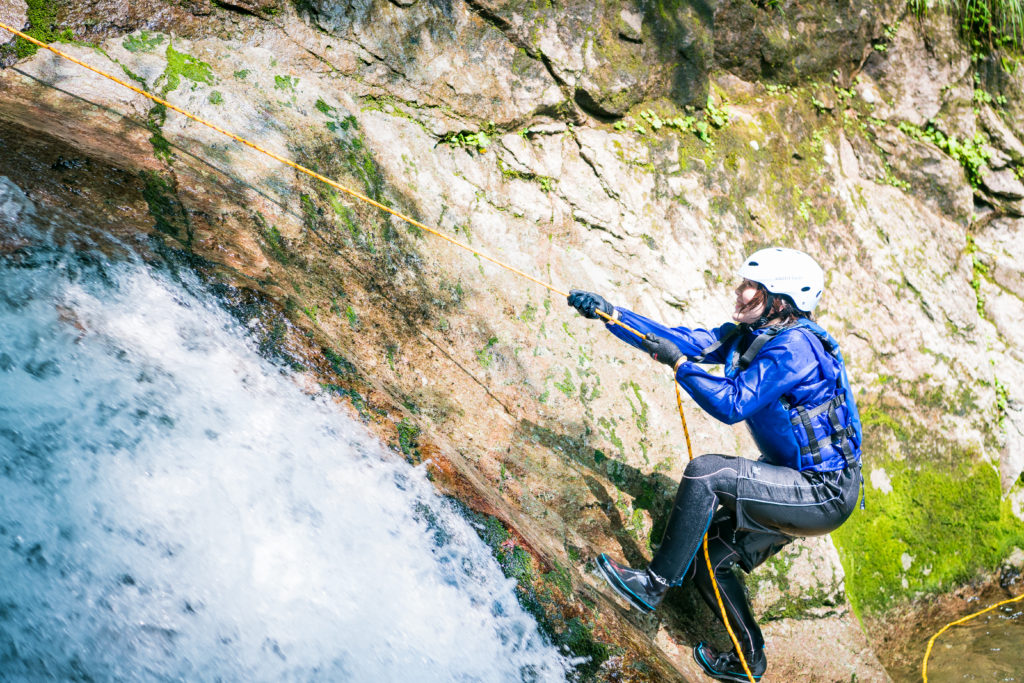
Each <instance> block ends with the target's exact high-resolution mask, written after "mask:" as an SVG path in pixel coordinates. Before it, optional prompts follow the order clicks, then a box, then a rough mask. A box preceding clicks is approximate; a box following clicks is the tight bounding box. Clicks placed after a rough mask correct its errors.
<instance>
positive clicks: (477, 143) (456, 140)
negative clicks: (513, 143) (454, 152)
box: [441, 130, 491, 154]
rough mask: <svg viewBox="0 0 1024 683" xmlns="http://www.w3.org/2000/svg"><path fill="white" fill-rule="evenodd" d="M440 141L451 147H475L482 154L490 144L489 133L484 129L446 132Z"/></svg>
mask: <svg viewBox="0 0 1024 683" xmlns="http://www.w3.org/2000/svg"><path fill="white" fill-rule="evenodd" d="M441 142H443V143H444V144H446V145H451V146H452V147H475V148H476V150H477V151H478V152H480V153H481V154H484V153H486V152H487V148H488V147H490V146H491V135H489V134H488V133H487V132H486V131H483V130H479V131H476V132H475V133H474V132H470V131H459V132H457V133H454V132H453V133H446V134H445V136H444V137H443V138H441Z"/></svg>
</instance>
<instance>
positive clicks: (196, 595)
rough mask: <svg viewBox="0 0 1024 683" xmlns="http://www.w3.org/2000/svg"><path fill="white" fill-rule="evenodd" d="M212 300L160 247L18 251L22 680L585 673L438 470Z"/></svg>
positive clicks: (11, 272) (12, 671)
mask: <svg viewBox="0 0 1024 683" xmlns="http://www.w3.org/2000/svg"><path fill="white" fill-rule="evenodd" d="M0 180H5V179H0ZM0 190H5V191H6V199H5V198H4V197H0V199H2V200H4V201H5V202H6V204H5V205H4V216H0V228H2V229H4V230H10V229H11V226H12V224H17V223H19V222H20V223H21V224H22V227H21V229H22V230H23V231H25V234H29V231H28V230H27V229H26V228H25V226H24V225H23V223H24V221H25V220H26V215H27V214H29V213H30V211H28V210H27V209H25V210H22V211H18V210H16V209H17V206H15V204H12V200H11V195H12V193H13V190H11V188H10V187H9V184H8V186H5V187H4V188H0ZM4 201H0V204H3V203H4ZM5 217H6V220H5ZM15 219H16V220H15ZM37 227H38V226H37ZM36 236H37V235H36ZM26 254H28V256H26ZM212 300H213V298H212V297H211V296H210V295H209V294H208V293H205V292H204V291H203V289H202V287H201V286H200V285H198V284H197V283H195V282H190V281H188V280H187V278H186V279H185V280H184V282H183V281H182V279H181V277H179V276H174V277H172V276H170V275H168V274H166V273H163V272H160V271H154V270H152V269H150V268H147V267H146V266H144V265H142V264H140V263H139V262H138V259H126V260H124V261H121V262H118V263H109V262H107V261H105V260H104V259H103V258H101V257H99V256H97V255H95V254H94V255H92V256H91V257H90V258H89V259H85V260H84V262H83V259H82V258H81V253H80V252H79V253H72V252H71V251H63V250H61V249H60V248H57V247H55V246H53V245H52V244H50V245H49V246H46V245H40V244H37V245H36V246H34V247H31V248H29V249H28V250H27V251H26V250H22V252H21V253H20V254H19V255H18V256H17V258H15V257H13V256H10V255H9V256H7V257H4V256H2V255H0V576H2V577H3V581H2V582H0V671H2V672H3V676H2V677H4V678H8V679H18V678H23V679H38V678H44V677H45V678H60V679H68V678H77V679H81V678H84V677H91V678H92V679H95V680H116V679H133V680H139V679H142V680H168V679H185V680H215V679H220V680H245V681H256V680H262V681H282V680H289V681H290V680H331V681H335V680H352V681H408V680H416V681H430V680H436V681H510V680H561V679H563V678H564V677H565V675H566V673H567V672H568V671H569V668H568V663H567V661H566V660H565V659H564V658H563V657H562V656H560V654H559V653H558V652H557V651H555V650H554V649H553V648H552V647H550V646H549V645H547V644H546V643H545V641H544V639H543V638H542V637H541V635H540V634H539V632H538V630H537V626H536V624H535V622H533V621H532V619H531V618H530V617H529V616H528V615H527V614H525V613H524V612H523V611H522V609H521V608H520V606H519V604H518V603H517V602H516V600H515V596H514V592H513V584H512V583H511V582H510V581H509V580H507V579H506V578H505V577H504V576H503V575H502V573H501V571H500V569H499V568H498V566H497V564H496V563H495V562H494V560H493V558H492V557H491V555H490V553H489V551H488V549H487V547H486V546H485V545H484V544H483V543H482V542H481V541H480V540H479V539H478V538H477V536H476V534H475V533H474V531H473V530H472V528H470V527H469V525H468V524H467V523H466V521H465V520H464V519H463V518H461V517H460V516H458V515H457V514H456V513H455V512H454V511H453V510H452V509H451V508H450V507H449V506H448V505H447V504H446V503H445V502H444V501H443V500H442V499H440V498H439V497H438V496H437V495H436V494H435V492H434V490H433V489H432V487H431V485H430V484H429V482H428V481H426V479H425V476H424V473H423V472H422V471H420V470H417V469H413V468H411V467H409V466H408V465H406V464H405V463H404V462H403V461H401V460H398V459H396V458H395V457H394V456H391V455H389V454H388V453H387V451H386V450H385V449H384V448H383V447H382V446H381V445H380V444H379V443H378V442H377V441H376V440H375V439H374V438H373V437H372V436H371V435H369V434H368V433H367V431H366V430H365V429H364V428H363V427H362V425H360V424H358V423H356V422H354V421H352V420H350V419H348V418H347V417H345V416H344V415H343V414H341V413H340V412H339V410H338V408H337V407H336V406H335V405H333V404H332V403H331V402H330V401H329V400H328V399H326V398H324V397H310V396H308V395H306V394H305V393H303V391H301V390H300V389H299V387H298V386H297V384H296V382H295V380H294V378H293V377H292V376H290V375H289V374H288V373H287V372H285V371H283V370H282V369H281V368H279V367H277V366H275V365H273V364H271V363H270V362H268V361H267V360H265V359H263V358H261V357H260V356H259V355H258V354H257V353H256V352H255V351H254V349H253V347H252V344H251V343H250V342H249V341H247V339H246V337H245V334H244V330H243V329H240V327H239V326H238V325H237V324H236V323H235V322H234V321H233V320H232V319H231V318H230V317H229V316H228V315H227V314H225V313H224V312H223V311H222V310H220V309H219V308H218V307H217V306H216V305H215V304H213V303H211V301H212Z"/></svg>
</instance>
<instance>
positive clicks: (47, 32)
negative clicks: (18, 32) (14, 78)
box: [14, 0, 74, 59]
mask: <svg viewBox="0 0 1024 683" xmlns="http://www.w3.org/2000/svg"><path fill="white" fill-rule="evenodd" d="M25 4H26V5H28V7H27V8H26V10H25V13H26V15H27V16H28V23H29V28H28V30H26V31H25V34H26V35H30V36H32V37H33V38H35V39H36V40H38V41H39V42H42V43H52V42H54V41H58V40H59V41H65V42H67V41H71V40H72V39H73V38H74V35H73V34H72V32H71V29H70V28H67V29H64V30H63V31H61V30H58V28H57V7H58V5H57V3H55V2H53V0H27V1H26V3H25ZM38 50H39V48H38V47H36V46H35V45H33V44H32V43H30V42H28V41H27V40H25V39H24V38H21V37H19V38H18V39H17V41H16V42H15V43H14V53H15V54H16V55H17V56H18V59H21V58H23V57H28V56H30V55H34V54H35V53H36V51H38Z"/></svg>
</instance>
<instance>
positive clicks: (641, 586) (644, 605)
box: [597, 553, 669, 612]
mask: <svg viewBox="0 0 1024 683" xmlns="http://www.w3.org/2000/svg"><path fill="white" fill-rule="evenodd" d="M597 568H598V570H599V571H600V572H601V575H602V576H603V577H604V579H605V581H607V582H608V583H609V584H610V585H611V587H612V588H614V589H615V592H616V593H618V594H619V595H621V596H622V597H624V598H625V599H626V601H627V602H629V604H630V605H632V606H633V607H635V608H636V609H638V610H640V611H641V612H652V611H653V610H654V608H655V607H657V606H658V603H659V602H661V599H662V598H663V597H665V593H666V591H668V587H669V584H668V582H667V581H665V580H664V579H663V578H661V577H660V576H658V575H657V574H655V573H654V572H652V571H651V570H650V569H630V568H629V567H623V566H621V565H618V564H616V563H615V562H613V561H612V559H611V558H610V557H608V556H607V555H605V554H604V553H601V554H600V555H598V557H597Z"/></svg>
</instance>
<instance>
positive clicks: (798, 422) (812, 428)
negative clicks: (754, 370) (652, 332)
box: [693, 319, 863, 472]
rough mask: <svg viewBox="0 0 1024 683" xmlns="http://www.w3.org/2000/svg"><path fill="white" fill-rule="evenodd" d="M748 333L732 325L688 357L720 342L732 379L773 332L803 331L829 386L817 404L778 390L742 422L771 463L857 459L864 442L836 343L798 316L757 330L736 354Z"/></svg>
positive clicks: (818, 466)
mask: <svg viewBox="0 0 1024 683" xmlns="http://www.w3.org/2000/svg"><path fill="white" fill-rule="evenodd" d="M748 332H750V328H749V327H748V326H746V325H735V326H733V327H732V328H731V329H729V330H728V331H726V332H725V333H724V334H722V335H721V336H720V338H719V339H718V341H716V342H715V343H714V344H711V345H710V346H708V347H707V348H705V349H703V350H702V351H701V354H700V356H698V357H697V358H694V359H693V360H695V361H697V362H700V361H702V360H703V359H704V357H705V356H707V355H708V354H710V353H712V352H713V351H716V350H718V349H719V348H721V347H722V346H725V347H726V348H727V349H728V351H727V353H726V361H725V376H726V377H730V378H732V377H736V376H737V375H738V374H739V373H741V372H743V371H744V370H746V369H747V368H748V367H749V366H750V364H751V363H752V362H753V361H754V359H755V358H756V357H757V355H758V353H760V351H761V349H762V348H764V346H765V344H767V343H768V342H770V341H771V340H772V339H774V338H775V337H777V336H778V335H780V334H793V333H796V334H806V335H807V336H808V337H809V342H810V346H811V348H812V350H813V353H814V355H815V357H816V359H817V361H818V363H819V365H820V367H821V371H822V374H823V375H824V377H825V378H826V380H827V381H829V382H831V383H832V385H833V386H834V390H833V391H830V392H828V393H829V396H828V397H827V398H826V399H825V400H824V401H822V402H820V403H817V404H814V405H806V404H792V403H790V401H789V400H788V399H787V396H786V395H783V396H782V397H780V398H779V401H778V403H777V404H776V405H773V406H770V407H768V408H765V409H763V410H762V411H760V412H759V413H757V414H755V415H752V416H750V417H749V418H748V419H747V426H748V427H749V428H750V431H751V434H752V436H753V437H754V441H755V442H756V443H757V445H758V447H759V448H760V449H761V451H762V453H764V455H765V456H766V457H767V458H768V459H769V460H770V461H772V462H775V463H776V464H779V465H785V466H787V467H792V468H793V469H796V470H800V471H805V470H813V471H816V472H832V471H835V470H841V469H844V468H845V467H846V466H847V465H850V464H859V463H860V452H861V448H860V446H861V443H862V441H863V434H862V430H861V423H860V415H859V414H858V412H857V405H856V403H855V402H854V398H853V392H852V391H851V390H850V381H849V379H848V378H847V376H846V367H845V365H844V363H843V356H842V354H841V353H840V351H839V343H838V342H837V341H836V340H835V339H833V338H832V336H831V335H829V333H828V332H826V331H825V330H824V329H822V328H821V327H820V326H818V325H817V324H815V323H813V322H811V321H810V320H806V319H800V320H798V321H797V322H796V323H794V324H792V325H788V326H785V327H778V328H767V329H764V330H762V331H760V333H759V334H756V335H755V336H754V338H753V340H751V342H750V345H749V346H747V348H746V349H744V350H743V351H742V353H741V352H740V344H741V342H742V340H743V338H744V336H745V335H746V334H747V333H748Z"/></svg>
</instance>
